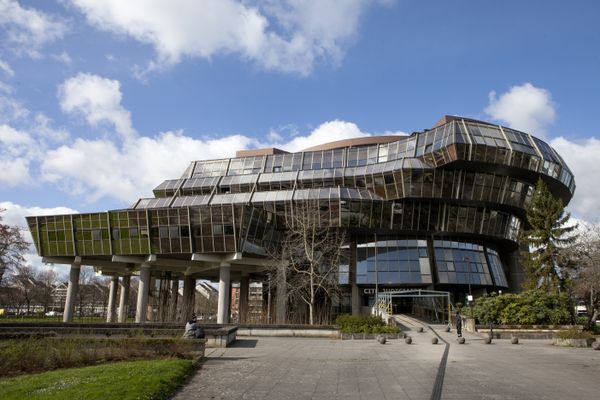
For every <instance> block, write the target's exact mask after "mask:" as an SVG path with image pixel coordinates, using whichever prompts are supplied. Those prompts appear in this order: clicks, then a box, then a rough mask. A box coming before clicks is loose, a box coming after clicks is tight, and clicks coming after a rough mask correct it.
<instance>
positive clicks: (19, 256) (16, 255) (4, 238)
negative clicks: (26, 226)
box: [0, 209, 29, 282]
mask: <svg viewBox="0 0 600 400" xmlns="http://www.w3.org/2000/svg"><path fill="white" fill-rule="evenodd" d="M4 211H5V210H3V209H0V282H1V281H2V275H4V272H6V271H10V270H13V269H14V268H16V267H18V266H21V265H23V262H24V261H25V259H24V257H23V253H24V252H26V251H27V249H28V248H29V243H27V241H26V240H25V239H24V238H23V235H22V234H21V231H20V230H19V228H18V227H16V226H8V225H5V224H3V223H2V213H3V212H4Z"/></svg>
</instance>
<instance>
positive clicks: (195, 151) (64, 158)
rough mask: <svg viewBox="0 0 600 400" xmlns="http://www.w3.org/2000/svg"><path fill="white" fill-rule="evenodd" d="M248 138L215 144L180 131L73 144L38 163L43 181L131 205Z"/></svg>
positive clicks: (91, 199)
mask: <svg viewBox="0 0 600 400" xmlns="http://www.w3.org/2000/svg"><path fill="white" fill-rule="evenodd" d="M253 143H255V141H254V139H252V138H249V137H246V136H241V135H233V136H227V137H224V138H220V139H204V140H202V139H194V138H191V137H188V136H184V135H183V134H181V133H180V132H166V133H162V134H160V135H157V136H155V137H143V136H142V137H136V138H133V139H131V140H129V141H127V142H125V143H123V144H122V145H121V146H118V145H116V144H115V143H113V142H112V141H110V140H108V139H99V140H84V139H77V140H76V141H75V142H74V143H73V144H72V145H63V146H61V147H59V148H57V149H54V150H50V151H48V152H47V154H46V156H45V157H44V160H43V162H42V173H43V177H44V179H45V180H47V181H50V182H53V183H55V184H58V185H63V189H65V190H67V191H69V192H71V193H73V194H75V195H79V196H85V197H86V198H87V201H89V202H94V201H96V200H98V199H100V198H102V197H111V198H115V199H118V200H121V201H123V202H125V203H132V202H133V201H135V200H137V199H138V198H139V197H141V196H146V197H148V196H151V194H152V192H151V190H152V189H153V188H154V187H155V186H156V185H158V184H159V183H160V182H162V181H163V180H165V179H173V178H178V177H179V176H181V174H182V173H183V171H184V170H185V168H186V167H187V166H188V164H189V163H190V162H191V161H193V160H197V159H206V158H209V159H210V158H220V157H224V156H230V155H232V153H233V152H234V151H235V150H237V149H242V148H246V147H248V146H249V145H250V144H253Z"/></svg>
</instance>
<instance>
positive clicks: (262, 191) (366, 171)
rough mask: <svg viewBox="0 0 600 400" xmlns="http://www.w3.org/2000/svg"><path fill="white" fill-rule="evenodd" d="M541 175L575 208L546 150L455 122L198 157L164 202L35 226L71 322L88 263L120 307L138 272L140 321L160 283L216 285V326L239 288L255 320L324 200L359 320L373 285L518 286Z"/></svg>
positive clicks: (569, 179)
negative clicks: (60, 278) (342, 239)
mask: <svg viewBox="0 0 600 400" xmlns="http://www.w3.org/2000/svg"><path fill="white" fill-rule="evenodd" d="M540 178H541V179H542V180H543V181H544V182H545V183H546V184H547V185H548V187H549V189H550V191H551V192H552V193H553V194H554V195H555V196H557V197H560V198H561V199H563V201H564V203H565V204H567V203H568V202H569V200H570V199H571V197H572V195H573V192H574V190H575V182H574V179H573V174H572V173H571V171H570V170H569V168H568V167H567V165H566V164H565V162H564V161H563V159H562V158H561V156H560V155H559V154H558V153H557V152H556V151H555V150H554V149H552V148H551V147H550V146H549V145H548V144H547V143H545V142H543V141H542V140H540V139H538V138H536V137H534V136H532V135H530V134H528V133H524V132H519V131H516V130H513V129H509V128H506V127H502V126H497V125H492V124H489V123H486V122H481V121H476V120H472V119H467V118H461V117H453V116H445V117H444V118H442V119H441V120H440V121H439V122H438V123H436V124H435V126H434V127H433V128H431V129H427V130H424V131H423V132H416V133H413V134H411V135H409V136H379V137H366V138H360V139H352V140H341V141H337V142H332V143H327V144H323V145H321V146H317V147H314V148H310V149H306V150H305V151H302V152H297V153H287V152H284V151H281V150H278V149H262V150H247V151H240V152H238V154H237V157H235V158H231V159H221V160H203V161H193V162H191V164H190V165H189V167H188V168H187V169H186V170H185V171H184V172H183V174H182V175H181V177H180V178H178V179H171V180H167V181H164V182H162V183H161V184H160V185H158V186H157V187H156V188H155V189H154V197H153V198H143V199H139V200H137V201H136V202H135V203H134V204H132V205H131V207H129V208H127V209H123V210H115V211H108V212H99V213H92V214H74V215H59V216H39V217H29V218H28V224H29V228H30V230H31V233H32V235H33V238H34V241H35V245H36V247H37V251H38V253H39V254H40V255H41V256H43V258H44V261H46V262H55V263H68V264H71V283H70V287H69V293H68V299H67V301H66V312H65V320H68V319H69V318H70V315H72V305H71V302H72V299H73V296H74V293H75V292H76V290H77V279H78V274H79V266H80V265H82V264H83V265H93V266H94V267H96V268H97V269H98V270H100V271H102V273H104V274H107V275H113V276H115V278H114V279H113V286H114V294H113V293H112V292H111V296H112V303H111V304H113V306H114V304H116V287H117V284H118V280H117V279H118V278H117V277H118V276H122V277H123V279H122V280H121V284H122V285H125V286H127V287H128V285H129V276H130V275H132V274H136V275H138V274H139V276H140V290H139V295H138V303H137V320H138V321H144V318H145V317H144V312H143V310H144V308H145V307H146V303H147V293H148V285H150V282H151V279H153V278H158V279H164V278H165V276H166V277H168V278H169V279H183V280H184V297H185V296H186V294H185V293H187V295H188V296H190V293H193V292H192V289H191V288H192V287H193V283H194V280H195V279H199V278H203V279H214V280H216V279H218V280H219V285H220V294H219V307H218V321H219V322H225V321H227V318H228V315H229V313H228V311H227V310H228V302H229V293H230V282H231V280H232V279H233V280H235V281H239V282H240V299H241V301H240V312H243V311H244V310H245V308H246V307H247V297H248V292H249V289H248V287H249V280H250V279H262V278H261V275H263V274H264V272H263V271H264V268H265V265H266V264H268V263H272V262H273V261H269V260H268V258H267V257H266V252H265V248H266V246H268V245H269V243H270V242H271V241H272V240H274V238H276V237H277V235H274V233H275V232H277V230H281V229H285V220H286V218H288V219H289V217H290V215H291V213H293V210H294V205H295V204H298V202H302V201H306V200H307V199H314V200H317V201H318V202H319V217H320V221H321V223H322V224H324V225H327V226H333V227H340V228H343V229H345V230H346V231H347V234H346V238H347V240H348V243H347V244H346V245H345V246H344V247H345V248H346V249H347V250H346V251H347V256H348V257H347V260H348V262H346V263H344V264H343V265H340V269H339V271H340V275H339V279H340V282H341V283H342V284H344V285H346V288H347V289H348V290H347V293H348V298H351V299H352V301H351V302H350V301H348V304H351V306H352V310H353V312H356V311H357V310H358V309H359V308H360V307H361V306H362V305H367V304H368V302H369V301H370V300H369V298H370V297H372V295H371V294H370V293H372V292H373V288H374V287H375V286H377V287H378V290H383V289H385V288H388V289H389V288H394V289H398V288H428V289H437V290H444V291H449V292H452V293H453V294H454V295H455V297H456V296H459V297H460V296H462V294H464V293H465V292H467V290H471V288H472V290H474V291H480V292H481V291H489V290H498V289H508V290H510V289H516V288H518V286H519V283H520V282H519V281H520V269H519V265H518V262H517V249H518V244H517V236H518V234H519V231H520V230H521V229H522V228H523V226H524V219H525V211H524V206H525V205H526V204H527V203H528V202H529V201H530V199H531V196H532V194H533V191H534V186H535V183H536V182H537V180H538V179H540ZM125 286H124V288H125ZM186 288H187V289H186ZM382 288H383V289H382ZM365 289H366V290H365ZM70 299H71V300H70ZM461 300H462V298H461ZM121 309H123V307H121Z"/></svg>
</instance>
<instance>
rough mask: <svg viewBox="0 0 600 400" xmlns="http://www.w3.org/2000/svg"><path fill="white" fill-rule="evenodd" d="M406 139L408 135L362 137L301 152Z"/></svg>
mask: <svg viewBox="0 0 600 400" xmlns="http://www.w3.org/2000/svg"><path fill="white" fill-rule="evenodd" d="M405 137H408V135H383V136H363V137H358V138H353V139H342V140H336V141H334V142H328V143H323V144H319V145H317V146H312V147H309V148H306V149H304V150H300V151H301V152H302V151H321V150H333V149H343V148H345V147H357V146H368V145H371V144H383V143H390V142H395V141H397V140H400V139H402V138H405Z"/></svg>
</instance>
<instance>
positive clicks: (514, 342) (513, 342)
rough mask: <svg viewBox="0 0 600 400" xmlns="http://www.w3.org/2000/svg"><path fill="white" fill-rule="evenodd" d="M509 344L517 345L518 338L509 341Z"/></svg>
mask: <svg viewBox="0 0 600 400" xmlns="http://www.w3.org/2000/svg"><path fill="white" fill-rule="evenodd" d="M510 343H512V344H519V338H518V337H513V338H511V339H510Z"/></svg>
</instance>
